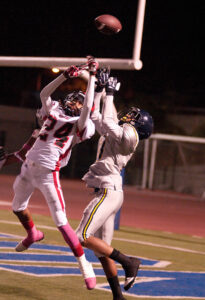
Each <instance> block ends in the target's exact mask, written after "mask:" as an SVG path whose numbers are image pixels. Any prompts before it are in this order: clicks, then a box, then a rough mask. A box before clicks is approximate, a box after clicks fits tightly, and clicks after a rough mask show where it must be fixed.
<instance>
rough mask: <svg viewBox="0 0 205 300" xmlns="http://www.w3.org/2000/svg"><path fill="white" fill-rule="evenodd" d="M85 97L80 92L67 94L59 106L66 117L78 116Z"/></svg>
mask: <svg viewBox="0 0 205 300" xmlns="http://www.w3.org/2000/svg"><path fill="white" fill-rule="evenodd" d="M84 98H85V95H84V93H83V92H81V91H74V92H72V93H69V94H68V95H67V96H66V98H65V99H64V100H61V106H62V108H63V110H64V112H65V114H66V115H67V116H70V117H78V116H80V113H81V110H82V107H83V102H84Z"/></svg>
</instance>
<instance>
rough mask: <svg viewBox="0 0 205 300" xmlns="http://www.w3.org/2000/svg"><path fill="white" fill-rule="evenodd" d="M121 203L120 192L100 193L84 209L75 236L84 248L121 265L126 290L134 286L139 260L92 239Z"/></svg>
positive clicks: (101, 241) (99, 240)
mask: <svg viewBox="0 0 205 300" xmlns="http://www.w3.org/2000/svg"><path fill="white" fill-rule="evenodd" d="M116 202H117V203H116ZM122 202H123V194H122V192H118V191H111V190H107V189H104V193H101V195H100V197H99V198H96V199H94V200H93V201H92V202H91V203H90V204H89V205H88V207H87V208H86V209H85V211H84V215H83V218H82V220H81V223H80V225H79V227H78V229H77V234H78V237H79V239H80V240H81V243H82V245H83V246H84V247H87V248H89V249H91V250H93V251H94V252H97V253H100V254H101V255H102V256H105V257H109V258H111V259H113V260H115V261H116V262H118V263H120V264H121V265H122V267H123V269H124V270H125V284H124V289H125V290H128V289H129V288H130V287H131V286H132V285H133V284H134V281H135V278H136V276H137V273H138V269H139V265H140V260H139V259H137V258H133V257H128V256H126V255H124V254H122V253H121V252H120V251H118V250H116V249H114V248H113V247H111V246H110V245H109V244H108V243H106V242H105V241H104V240H101V239H99V238H97V237H94V233H95V232H96V230H98V229H99V227H101V226H102V225H103V224H104V223H105V221H106V220H105V216H107V218H108V217H109V216H108V212H110V211H111V213H113V212H115V213H116V212H117V211H118V210H119V209H120V207H121V205H122Z"/></svg>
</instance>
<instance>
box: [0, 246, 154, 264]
mask: <svg viewBox="0 0 205 300" xmlns="http://www.w3.org/2000/svg"><path fill="white" fill-rule="evenodd" d="M17 244H18V243H17V242H11V241H0V248H12V249H13V248H15V247H16V245H17ZM29 249H36V250H52V251H63V252H68V253H69V254H72V255H73V252H72V251H71V249H70V248H69V247H68V246H55V245H45V244H37V243H36V244H33V245H31V247H30V248H29ZM84 251H85V255H86V257H87V259H88V260H89V261H90V262H94V263H95V262H96V263H99V260H98V259H97V257H96V256H95V254H94V253H93V251H91V250H89V249H84ZM0 260H25V261H56V262H60V261H61V262H72V261H75V259H73V257H72V256H71V255H62V254H59V255H55V254H48V256H46V255H45V254H44V255H42V254H33V255H32V254H30V253H28V252H23V253H0ZM140 260H141V262H142V265H143V266H145V265H146V266H154V265H155V264H156V263H157V262H158V261H157V260H148V259H142V258H140Z"/></svg>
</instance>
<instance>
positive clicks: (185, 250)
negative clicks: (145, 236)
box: [114, 238, 205, 255]
mask: <svg viewBox="0 0 205 300" xmlns="http://www.w3.org/2000/svg"><path fill="white" fill-rule="evenodd" d="M114 240H117V241H122V242H129V243H135V244H140V245H146V246H151V247H158V248H166V249H171V250H177V251H182V252H189V253H196V254H202V255H205V252H201V251H196V250H190V249H186V248H180V247H173V246H167V245H161V244H155V243H150V242H144V241H134V240H128V239H122V238H114Z"/></svg>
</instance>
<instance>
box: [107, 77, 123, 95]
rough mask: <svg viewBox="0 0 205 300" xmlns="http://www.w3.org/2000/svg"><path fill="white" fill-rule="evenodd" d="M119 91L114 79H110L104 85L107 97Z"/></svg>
mask: <svg viewBox="0 0 205 300" xmlns="http://www.w3.org/2000/svg"><path fill="white" fill-rule="evenodd" d="M119 89H120V82H118V80H117V78H116V77H110V78H109V79H108V82H107V84H106V87H105V90H106V94H107V95H112V96H113V95H114V93H115V92H116V91H119Z"/></svg>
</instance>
